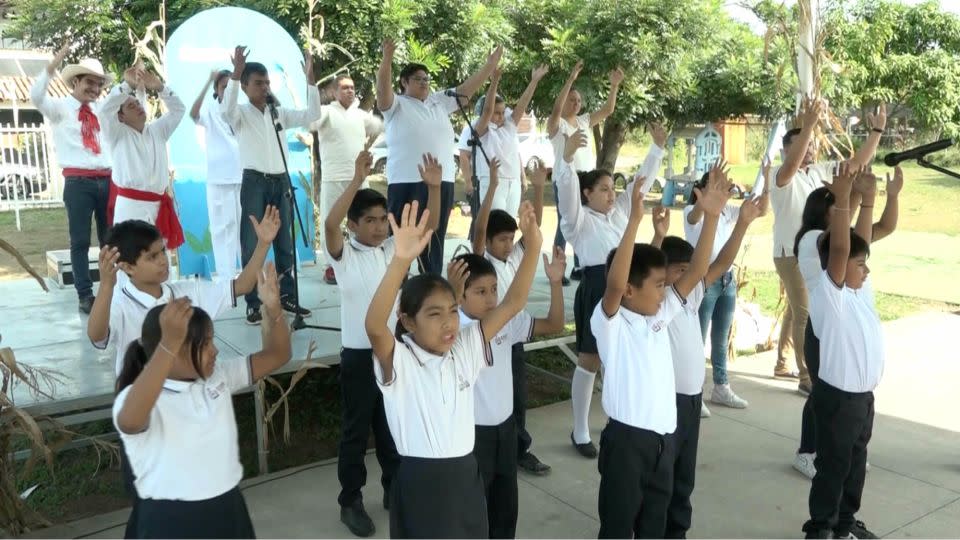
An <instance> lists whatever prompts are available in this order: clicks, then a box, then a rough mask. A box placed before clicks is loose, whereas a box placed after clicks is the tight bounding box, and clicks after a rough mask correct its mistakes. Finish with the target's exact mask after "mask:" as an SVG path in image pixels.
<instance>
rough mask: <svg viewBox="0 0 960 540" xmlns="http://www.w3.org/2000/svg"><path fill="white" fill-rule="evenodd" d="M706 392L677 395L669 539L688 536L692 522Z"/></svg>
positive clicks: (668, 522)
mask: <svg viewBox="0 0 960 540" xmlns="http://www.w3.org/2000/svg"><path fill="white" fill-rule="evenodd" d="M702 404H703V394H697V395H695V396H687V395H684V394H677V431H676V433H674V443H675V445H676V453H675V454H674V457H673V495H672V496H671V497H670V507H669V508H668V509H667V528H666V533H665V536H666V537H667V538H686V537H687V531H689V530H690V525H691V523H692V522H693V505H692V504H691V503H690V496H691V495H692V494H693V485H694V480H695V479H696V474H697V447H698V446H699V444H700V406H701V405H702Z"/></svg>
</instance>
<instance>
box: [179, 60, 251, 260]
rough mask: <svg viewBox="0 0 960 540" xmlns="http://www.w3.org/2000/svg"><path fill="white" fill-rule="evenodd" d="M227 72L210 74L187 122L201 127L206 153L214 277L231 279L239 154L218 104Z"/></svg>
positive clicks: (235, 253) (235, 248) (236, 231)
mask: <svg viewBox="0 0 960 540" xmlns="http://www.w3.org/2000/svg"><path fill="white" fill-rule="evenodd" d="M230 73H231V72H230V71H228V70H225V69H224V70H220V71H214V72H213V73H211V74H210V79H209V80H208V81H207V84H206V85H204V87H203V90H201V91H200V95H199V96H197V100H196V101H194V102H193V107H192V108H191V109H190V118H193V121H194V122H195V123H196V124H197V125H198V126H201V127H203V132H204V136H203V140H204V143H205V145H204V146H205V149H206V151H207V215H208V216H209V219H210V238H211V239H212V240H213V260H214V263H215V264H216V267H217V277H218V278H220V279H230V278H232V277H233V276H234V275H235V274H236V273H237V264H238V263H239V262H240V258H241V255H240V220H241V219H243V216H241V215H240V177H241V175H242V174H243V171H241V169H240V150H239V148H238V147H237V138H236V137H235V136H234V134H233V128H231V127H230V124H228V123H227V121H226V120H225V119H224V118H223V112H222V110H221V106H220V104H221V103H223V94H224V92H225V91H226V88H227V81H228V80H230ZM211 85H213V97H212V99H211V100H209V102H208V103H207V104H206V105H207V106H206V107H204V106H203V105H204V96H206V94H207V90H209V89H210V86H211Z"/></svg>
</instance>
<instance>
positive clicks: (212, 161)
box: [197, 98, 243, 184]
mask: <svg viewBox="0 0 960 540" xmlns="http://www.w3.org/2000/svg"><path fill="white" fill-rule="evenodd" d="M197 125H199V126H202V127H203V133H204V135H203V141H204V145H205V146H206V151H207V183H208V184H239V183H240V180H241V176H242V175H243V170H242V169H241V168H240V148H239V146H237V137H236V136H235V135H234V133H233V128H231V127H230V124H228V123H227V120H226V119H225V118H224V117H223V112H222V111H221V110H220V102H219V101H217V100H216V99H214V98H211V99H209V100H207V103H205V104H204V106H203V109H201V110H200V117H199V118H198V119H197Z"/></svg>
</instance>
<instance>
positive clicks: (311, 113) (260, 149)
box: [221, 46, 320, 324]
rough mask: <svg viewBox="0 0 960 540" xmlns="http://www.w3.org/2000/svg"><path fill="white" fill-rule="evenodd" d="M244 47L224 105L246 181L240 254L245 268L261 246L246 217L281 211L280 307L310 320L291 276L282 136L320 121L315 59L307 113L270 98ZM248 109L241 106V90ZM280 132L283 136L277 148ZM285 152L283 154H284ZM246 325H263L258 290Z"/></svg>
mask: <svg viewBox="0 0 960 540" xmlns="http://www.w3.org/2000/svg"><path fill="white" fill-rule="evenodd" d="M249 54H250V53H249V51H247V48H246V47H243V46H237V47H236V49H235V50H234V53H233V57H232V58H231V60H232V61H233V75H232V77H231V78H230V82H229V83H228V84H227V89H226V93H225V95H224V99H223V103H222V105H221V107H222V110H223V116H224V118H225V119H226V121H227V123H228V124H230V127H231V128H233V131H234V132H235V133H236V136H237V146H238V147H239V150H240V164H241V166H242V167H243V176H242V181H241V186H240V212H241V221H240V223H241V225H240V250H241V259H242V263H243V265H246V264H247V261H249V260H250V258H251V257H252V255H253V252H254V249H255V248H256V246H257V233H256V231H254V229H253V225H252V223H251V222H250V220H249V217H248V216H252V217H255V218H257V219H258V220H259V219H262V218H263V214H264V211H265V210H266V208H267V206H275V207H277V208H278V209H279V210H280V221H281V226H280V232H279V233H278V234H277V237H276V239H274V241H273V256H274V260H275V262H276V266H277V273H278V274H279V275H280V304H281V305H282V306H283V309H284V311H287V312H290V313H293V314H296V315H300V316H302V317H307V316H309V315H310V310H308V309H305V308H303V307H301V306H300V305H299V299H298V298H297V297H296V294H295V293H294V291H295V288H294V286H295V284H294V282H293V273H292V272H291V270H292V268H293V265H294V264H295V263H294V253H293V238H292V237H291V230H290V229H291V227H290V217H291V206H290V205H291V204H293V201H292V196H291V195H292V194H290V180H289V179H288V178H287V173H286V171H285V167H284V163H285V161H286V159H287V147H286V144H285V141H286V137H285V136H284V135H283V133H282V131H285V130H287V129H290V128H296V127H307V126H309V125H310V123H312V122H313V121H314V120H316V119H317V118H318V117H319V116H320V92H319V91H318V90H317V87H316V84H315V81H314V77H313V57H312V55H311V54H310V52H309V51H307V52H304V55H303V72H304V74H305V75H306V78H307V108H306V109H290V108H287V107H282V106H280V105H279V104H278V103H276V100H275V98H274V97H273V94H272V93H271V92H270V76H269V74H268V73H267V68H266V67H264V65H263V64H261V63H259V62H250V63H247V56H248V55H249ZM241 89H242V90H243V92H244V93H245V94H246V95H247V99H248V100H249V101H250V102H249V103H244V104H237V94H238V92H239V91H240V90H241ZM277 131H281V134H280V140H281V142H284V144H282V145H281V144H277ZM281 152H282V153H281ZM245 300H246V302H247V323H248V324H259V322H260V320H261V315H260V298H259V296H258V295H257V292H256V291H255V290H254V291H252V292H250V293H248V294H247V295H246V296H245Z"/></svg>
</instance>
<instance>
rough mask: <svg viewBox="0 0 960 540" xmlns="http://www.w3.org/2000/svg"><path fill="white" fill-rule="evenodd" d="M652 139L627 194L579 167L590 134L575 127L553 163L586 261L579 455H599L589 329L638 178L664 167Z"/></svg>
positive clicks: (580, 313)
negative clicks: (592, 432) (594, 430)
mask: <svg viewBox="0 0 960 540" xmlns="http://www.w3.org/2000/svg"><path fill="white" fill-rule="evenodd" d="M654 131H655V132H656V133H658V135H656V136H655V137H654V140H655V141H654V144H653V145H651V146H650V150H649V152H648V153H647V157H646V159H645V160H644V162H643V165H642V166H641V167H640V171H639V172H638V173H637V175H636V176H635V177H634V180H633V182H631V183H630V184H629V185H628V186H627V189H626V191H625V192H624V193H621V194H620V195H617V194H616V191H615V190H614V187H613V177H612V176H611V174H610V172H609V171H604V170H600V169H597V170H593V171H589V172H578V171H577V170H576V169H575V168H574V157H575V155H576V153H577V151H579V149H581V148H583V147H584V145H586V144H587V136H586V133H584V132H583V131H577V132H575V133H574V134H573V135H572V136H570V137H568V138H567V139H566V144H565V146H564V152H563V154H562V158H561V159H558V160H556V161H555V162H554V167H553V180H554V182H555V183H556V185H557V209H558V211H559V212H560V215H561V217H560V229H561V230H562V231H563V235H564V236H565V237H566V238H567V240H568V241H569V242H570V243H571V244H573V251H574V253H576V254H577V255H579V256H580V262H581V263H582V264H583V279H582V280H581V281H580V285H579V286H578V287H577V293H576V296H575V297H574V301H573V317H574V322H575V324H576V337H577V342H576V343H577V364H578V365H577V370H576V371H575V372H574V374H573V382H572V383H571V390H570V395H571V401H572V402H573V431H572V432H571V433H570V440H571V442H572V443H573V446H574V448H575V449H576V450H577V452H579V453H580V455H582V456H584V457H587V458H595V457H597V447H596V446H594V444H593V441H591V440H590V425H589V422H588V417H589V414H590V401H591V400H592V398H593V382H594V378H595V377H596V373H597V370H598V369H599V368H600V357H599V355H598V353H597V342H596V339H594V337H593V333H592V332H591V331H590V317H591V316H592V314H593V308H594V307H595V306H596V305H597V303H598V302H600V298H601V297H602V296H603V291H604V289H605V287H606V282H607V277H606V276H607V269H606V260H607V254H609V253H610V251H611V250H613V249H614V248H616V247H617V244H619V242H620V238H621V237H622V236H623V231H624V229H625V228H626V226H627V221H628V219H629V218H630V215H631V214H630V211H631V210H630V192H631V190H632V189H633V186H634V184H636V182H638V181H639V182H640V183H641V184H642V188H641V189H642V191H643V192H644V193H646V192H647V191H648V190H649V188H650V185H652V183H653V180H654V178H655V176H656V173H657V171H658V170H659V169H660V160H661V159H662V157H663V147H662V146H661V145H662V144H663V142H664V139H665V138H666V133H665V132H663V131H662V130H654Z"/></svg>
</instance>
